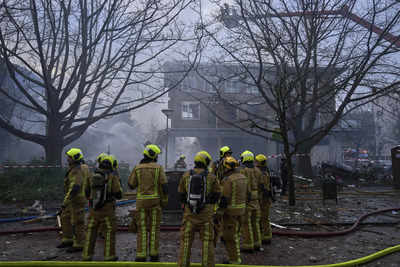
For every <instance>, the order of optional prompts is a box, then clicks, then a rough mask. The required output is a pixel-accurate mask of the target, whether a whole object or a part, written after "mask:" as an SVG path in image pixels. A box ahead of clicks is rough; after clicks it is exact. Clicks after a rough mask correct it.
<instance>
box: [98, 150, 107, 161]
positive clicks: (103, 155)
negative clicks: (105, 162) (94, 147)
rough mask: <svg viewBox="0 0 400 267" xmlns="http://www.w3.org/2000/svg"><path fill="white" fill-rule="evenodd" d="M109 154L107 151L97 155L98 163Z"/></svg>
mask: <svg viewBox="0 0 400 267" xmlns="http://www.w3.org/2000/svg"><path fill="white" fill-rule="evenodd" d="M106 156H107V154H106V153H104V152H103V153H100V154H99V155H98V156H97V158H96V160H97V162H98V163H100V162H101V160H102V158H104V157H106Z"/></svg>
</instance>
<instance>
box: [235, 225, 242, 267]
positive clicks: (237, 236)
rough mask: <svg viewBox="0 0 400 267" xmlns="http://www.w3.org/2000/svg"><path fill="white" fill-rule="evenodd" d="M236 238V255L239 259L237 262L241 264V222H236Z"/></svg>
mask: <svg viewBox="0 0 400 267" xmlns="http://www.w3.org/2000/svg"><path fill="white" fill-rule="evenodd" d="M233 236H234V238H235V246H236V255H237V259H236V262H237V263H238V264H240V263H241V262H242V260H241V258H240V238H239V222H237V221H236V222H235V233H234V234H233Z"/></svg>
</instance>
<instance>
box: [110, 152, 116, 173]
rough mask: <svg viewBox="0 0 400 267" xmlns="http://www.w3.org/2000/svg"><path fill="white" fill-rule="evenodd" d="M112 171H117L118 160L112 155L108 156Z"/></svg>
mask: <svg viewBox="0 0 400 267" xmlns="http://www.w3.org/2000/svg"><path fill="white" fill-rule="evenodd" d="M110 157H111V163H112V168H113V170H116V169H118V160H117V158H116V157H115V156H114V155H110Z"/></svg>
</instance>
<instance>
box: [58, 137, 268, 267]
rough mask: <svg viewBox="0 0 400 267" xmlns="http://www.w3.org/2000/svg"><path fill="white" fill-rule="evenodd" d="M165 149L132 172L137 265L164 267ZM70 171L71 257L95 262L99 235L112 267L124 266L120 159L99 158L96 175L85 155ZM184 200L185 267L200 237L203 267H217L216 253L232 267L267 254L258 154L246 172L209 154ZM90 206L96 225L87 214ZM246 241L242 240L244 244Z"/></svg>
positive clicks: (66, 243)
mask: <svg viewBox="0 0 400 267" xmlns="http://www.w3.org/2000/svg"><path fill="white" fill-rule="evenodd" d="M160 153H161V150H160V148H159V147H158V146H157V145H154V144H150V145H147V146H146V147H145V149H144V151H143V159H142V160H141V161H140V163H139V164H138V165H136V166H135V167H134V169H133V170H132V172H131V174H130V176H129V179H128V186H129V188H130V189H132V190H135V189H136V212H135V213H134V218H132V219H133V223H134V224H135V226H136V230H137V235H136V240H137V247H136V258H135V260H136V261H139V262H144V261H147V260H148V258H149V259H150V261H153V262H158V261H159V240H160V222H161V214H162V208H163V207H165V206H166V205H167V203H168V181H167V177H166V175H165V172H164V169H163V167H162V166H161V165H159V164H158V163H157V159H158V155H159V154H160ZM66 155H67V159H68V163H69V169H68V171H67V173H66V175H65V179H64V188H65V190H64V191H65V197H64V201H63V204H62V208H61V225H62V242H61V244H60V245H59V246H58V247H59V248H67V252H82V259H83V260H84V261H91V260H92V258H93V254H94V248H95V243H96V238H97V235H98V233H99V232H101V233H102V234H103V236H104V239H105V240H104V260H105V261H116V260H118V257H117V256H116V254H115V243H116V242H115V233H116V229H117V225H116V215H115V207H116V199H120V198H121V197H122V189H121V183H120V179H119V173H118V161H117V159H116V158H115V157H114V156H112V155H108V154H105V153H102V154H100V155H99V156H98V157H97V162H98V166H97V168H96V169H95V171H94V172H93V173H92V172H90V171H89V167H88V166H87V165H86V164H85V163H84V159H83V154H82V151H81V150H80V149H78V148H72V149H70V150H68V151H67V152H66ZM178 193H179V197H180V200H181V202H182V206H183V210H184V211H183V221H182V226H181V233H180V249H179V257H178V266H185V267H189V265H190V256H191V247H192V243H193V240H194V235H195V232H199V234H200V239H201V242H202V266H215V260H214V258H215V247H216V245H217V243H218V241H221V242H222V243H223V244H224V245H225V248H226V251H227V255H228V258H227V259H226V260H225V261H224V263H227V264H240V263H241V257H240V252H241V251H242V252H246V253H252V252H255V251H261V250H262V247H261V245H262V244H269V243H270V242H271V238H272V232H271V226H270V220H269V214H270V207H271V201H272V192H271V183H270V175H269V170H268V167H267V157H266V156H265V155H263V154H259V155H257V156H254V154H253V153H252V152H251V151H248V150H246V151H244V152H243V153H242V154H241V155H240V164H239V161H237V160H236V159H235V158H234V157H233V156H232V150H231V149H230V148H229V147H228V146H224V147H222V148H221V149H220V158H219V160H217V161H214V162H213V161H212V158H211V156H210V154H209V153H208V152H206V151H204V150H203V151H200V152H198V153H197V154H196V155H195V157H194V168H193V169H191V170H189V171H187V172H185V173H184V174H183V176H182V178H181V179H180V182H179V186H178ZM87 202H89V212H90V213H89V217H88V224H87V226H85V220H84V207H85V204H86V203H87ZM241 239H242V240H241Z"/></svg>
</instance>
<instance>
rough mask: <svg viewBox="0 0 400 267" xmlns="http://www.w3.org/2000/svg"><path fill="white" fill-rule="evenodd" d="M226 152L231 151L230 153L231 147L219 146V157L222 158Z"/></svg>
mask: <svg viewBox="0 0 400 267" xmlns="http://www.w3.org/2000/svg"><path fill="white" fill-rule="evenodd" d="M226 153H231V154H232V150H231V148H230V147H229V146H223V147H221V148H220V150H219V157H220V158H223V157H224V156H225V154H226Z"/></svg>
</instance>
